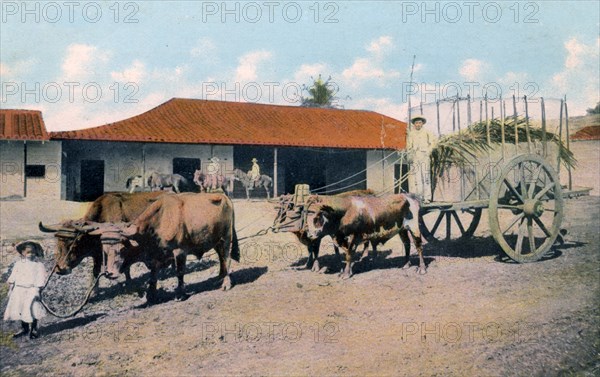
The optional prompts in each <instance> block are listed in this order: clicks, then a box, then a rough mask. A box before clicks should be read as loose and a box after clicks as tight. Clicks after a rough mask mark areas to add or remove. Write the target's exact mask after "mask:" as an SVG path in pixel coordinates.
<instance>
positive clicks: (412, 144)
mask: <svg viewBox="0 0 600 377" xmlns="http://www.w3.org/2000/svg"><path fill="white" fill-rule="evenodd" d="M411 123H412V125H413V128H412V130H410V131H409V132H408V137H407V143H406V148H407V150H408V156H409V161H410V162H411V168H410V174H409V177H408V187H409V191H410V192H411V193H413V194H416V195H418V196H419V197H421V198H422V200H423V203H429V202H430V201H431V198H432V192H431V177H430V173H431V166H429V155H430V154H431V150H432V149H433V148H435V145H436V142H437V140H436V137H435V136H434V135H433V133H431V132H429V131H428V130H426V129H425V128H423V126H424V125H425V123H427V119H425V117H423V116H422V115H418V116H415V117H413V118H412V119H411Z"/></svg>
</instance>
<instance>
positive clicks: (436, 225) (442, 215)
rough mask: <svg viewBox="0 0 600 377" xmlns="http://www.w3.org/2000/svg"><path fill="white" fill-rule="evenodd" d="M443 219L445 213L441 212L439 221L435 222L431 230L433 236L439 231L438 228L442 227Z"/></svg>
mask: <svg viewBox="0 0 600 377" xmlns="http://www.w3.org/2000/svg"><path fill="white" fill-rule="evenodd" d="M443 218H444V212H440V214H439V215H438V218H437V220H436V221H435V224H434V225H433V228H431V234H435V232H436V231H437V228H438V227H439V226H440V223H441V222H442V219H443Z"/></svg>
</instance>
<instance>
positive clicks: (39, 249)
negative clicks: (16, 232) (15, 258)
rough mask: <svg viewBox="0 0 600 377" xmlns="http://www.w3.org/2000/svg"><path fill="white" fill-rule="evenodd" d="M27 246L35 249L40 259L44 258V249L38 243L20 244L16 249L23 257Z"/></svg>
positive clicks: (26, 242)
mask: <svg viewBox="0 0 600 377" xmlns="http://www.w3.org/2000/svg"><path fill="white" fill-rule="evenodd" d="M27 246H31V248H32V249H33V252H34V253H35V255H37V257H38V258H43V257H44V248H42V245H40V244H39V243H38V242H35V241H23V242H19V243H18V244H17V245H16V246H15V248H16V249H17V251H18V252H19V254H21V255H23V250H25V248H26V247H27Z"/></svg>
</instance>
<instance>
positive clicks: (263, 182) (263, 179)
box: [233, 169, 273, 200]
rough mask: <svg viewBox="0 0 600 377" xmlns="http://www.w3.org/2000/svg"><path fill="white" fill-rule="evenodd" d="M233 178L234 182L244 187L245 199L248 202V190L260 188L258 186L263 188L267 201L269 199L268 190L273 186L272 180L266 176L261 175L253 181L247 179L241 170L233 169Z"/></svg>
mask: <svg viewBox="0 0 600 377" xmlns="http://www.w3.org/2000/svg"><path fill="white" fill-rule="evenodd" d="M233 178H234V179H235V180H236V181H240V182H242V184H243V185H244V188H245V189H246V198H247V199H248V200H250V190H254V187H260V186H262V187H264V188H265V191H266V192H267V199H271V196H270V194H269V190H270V189H271V186H272V185H273V180H272V179H271V177H269V176H268V175H265V174H261V175H260V177H259V178H258V179H257V180H256V181H253V180H251V179H250V177H248V174H246V173H245V172H244V171H242V170H241V169H234V170H233Z"/></svg>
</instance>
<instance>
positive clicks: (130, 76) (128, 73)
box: [110, 59, 146, 84]
mask: <svg viewBox="0 0 600 377" xmlns="http://www.w3.org/2000/svg"><path fill="white" fill-rule="evenodd" d="M145 76H146V66H145V64H144V63H143V62H141V61H139V60H137V59H136V60H134V61H133V63H131V66H130V67H129V68H126V69H124V70H123V71H121V72H116V71H113V72H111V73H110V77H111V78H112V79H113V80H114V81H116V82H120V83H127V82H134V83H137V84H139V83H141V82H142V81H143V79H144V78H145Z"/></svg>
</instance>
